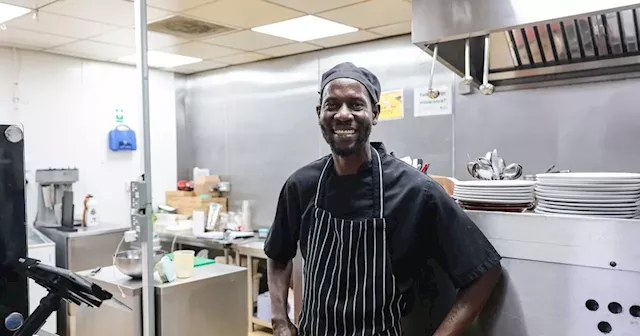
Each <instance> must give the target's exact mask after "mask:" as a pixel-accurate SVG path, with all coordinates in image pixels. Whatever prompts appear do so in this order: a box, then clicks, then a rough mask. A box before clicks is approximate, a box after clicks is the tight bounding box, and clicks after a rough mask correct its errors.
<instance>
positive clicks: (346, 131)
mask: <svg viewBox="0 0 640 336" xmlns="http://www.w3.org/2000/svg"><path fill="white" fill-rule="evenodd" d="M334 132H335V133H336V134H353V133H355V132H356V130H352V129H350V130H334Z"/></svg>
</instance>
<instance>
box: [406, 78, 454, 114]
mask: <svg viewBox="0 0 640 336" xmlns="http://www.w3.org/2000/svg"><path fill="white" fill-rule="evenodd" d="M434 89H437V90H438V91H440V95H439V96H438V97H437V98H435V99H431V98H429V96H428V95H427V91H428V90H429V89H428V88H417V89H415V90H413V111H414V112H413V115H414V116H415V117H427V116H433V115H444V114H451V86H450V85H440V86H435V87H434Z"/></svg>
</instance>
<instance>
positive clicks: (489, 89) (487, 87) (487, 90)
mask: <svg viewBox="0 0 640 336" xmlns="http://www.w3.org/2000/svg"><path fill="white" fill-rule="evenodd" d="M490 43H491V42H490V38H489V35H487V36H485V37H484V67H483V69H482V85H480V92H482V93H483V94H485V95H490V94H493V90H494V86H493V84H491V83H489V54H490V47H491V45H490Z"/></svg>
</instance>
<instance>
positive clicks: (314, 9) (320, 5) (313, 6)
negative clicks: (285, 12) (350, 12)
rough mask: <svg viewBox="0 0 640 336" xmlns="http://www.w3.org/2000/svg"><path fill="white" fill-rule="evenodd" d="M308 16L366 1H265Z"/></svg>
mask: <svg viewBox="0 0 640 336" xmlns="http://www.w3.org/2000/svg"><path fill="white" fill-rule="evenodd" d="M266 1H268V2H272V3H274V4H278V5H282V6H286V7H289V8H291V9H295V10H298V11H301V12H305V13H308V14H315V13H319V12H324V11H327V10H330V9H335V8H339V7H344V6H348V5H353V4H355V3H358V2H364V1H366V0H266Z"/></svg>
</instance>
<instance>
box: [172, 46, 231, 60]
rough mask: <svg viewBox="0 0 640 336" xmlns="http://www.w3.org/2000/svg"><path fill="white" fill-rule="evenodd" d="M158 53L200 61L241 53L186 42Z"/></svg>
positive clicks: (225, 48)
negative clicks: (193, 58)
mask: <svg viewBox="0 0 640 336" xmlns="http://www.w3.org/2000/svg"><path fill="white" fill-rule="evenodd" d="M159 51H164V52H170V53H174V54H178V55H182V56H190V57H197V58H202V59H212V58H218V57H224V56H229V55H233V54H238V53H240V52H241V51H240V50H236V49H231V48H227V47H219V46H214V45H211V44H206V43H203V42H188V43H183V44H178V45H175V46H171V47H167V48H162V49H159Z"/></svg>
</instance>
